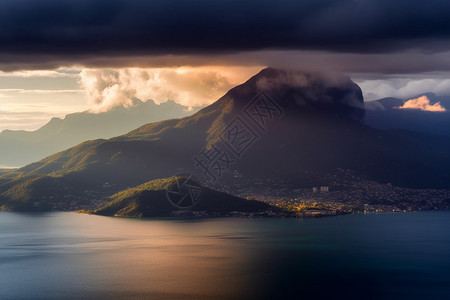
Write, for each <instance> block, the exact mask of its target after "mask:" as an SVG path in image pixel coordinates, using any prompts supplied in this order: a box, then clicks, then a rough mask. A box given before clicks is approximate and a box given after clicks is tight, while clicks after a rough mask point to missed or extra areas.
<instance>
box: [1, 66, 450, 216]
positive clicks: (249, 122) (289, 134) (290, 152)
mask: <svg viewBox="0 0 450 300" xmlns="http://www.w3.org/2000/svg"><path fill="white" fill-rule="evenodd" d="M296 74H298V76H293V75H296ZM279 77H280V78H279ZM305 79H306V81H305ZM258 82H263V83H264V84H262V85H261V84H258ZM264 87H266V89H264ZM261 92H263V96H264V93H265V94H269V96H268V97H269V98H264V99H265V100H261V99H260V98H258V97H259V96H258V95H261ZM264 97H265V96H264ZM255 101H257V102H255ZM261 101H263V102H264V101H267V103H273V102H274V101H276V103H277V104H276V105H279V107H280V108H281V109H280V111H281V113H280V114H279V115H277V116H273V118H271V119H270V120H269V119H267V120H266V121H267V124H266V125H267V126H266V127H264V128H262V129H261V128H259V127H258V123H257V122H256V121H255V119H251V118H252V117H255V114H252V113H255V111H254V110H253V111H250V112H249V111H248V110H247V108H248V107H249V105H250V108H252V109H254V108H255V107H256V108H258V109H260V111H259V113H261V107H264V105H263V104H261V103H262V102H261ZM255 103H256V104H255ZM267 103H266V104H267ZM252 105H256V106H252ZM274 105H275V104H274ZM272 108H273V109H274V107H272ZM268 111H269V110H267V111H266V115H265V116H268ZM256 115H257V114H256ZM363 116H364V102H363V98H362V93H361V89H360V88H359V87H358V86H357V85H356V84H355V83H353V82H352V81H351V80H350V79H349V78H348V77H340V78H331V79H329V78H326V77H325V78H324V77H322V76H321V75H317V74H313V75H310V74H309V73H305V72H301V71H298V72H296V71H284V70H280V71H278V70H275V69H265V70H263V71H261V72H260V73H258V74H256V75H255V76H253V77H252V78H250V79H249V80H248V81H247V82H245V83H243V84H242V85H239V86H237V87H235V88H233V89H231V90H230V91H229V92H228V93H226V94H225V95H224V96H223V97H221V98H220V99H219V100H217V101H216V102H214V103H213V104H211V105H210V106H208V107H206V108H204V109H202V110H200V111H199V112H197V113H195V114H193V115H192V116H188V117H184V118H181V119H172V120H166V121H161V122H156V123H150V124H146V125H143V126H141V127H139V128H137V129H135V130H133V131H130V132H129V133H127V134H125V135H122V136H118V137H115V138H111V139H109V140H94V141H87V142H84V143H83V144H80V145H78V146H76V147H73V148H70V149H67V150H64V151H62V152H60V153H57V154H54V155H52V156H49V157H47V158H45V159H43V160H41V161H38V162H35V163H33V164H30V165H28V166H26V167H24V168H21V169H19V170H14V171H11V172H9V173H7V174H4V175H2V176H0V201H2V202H3V203H7V205H10V206H11V207H14V203H15V201H18V198H17V197H15V198H14V197H11V194H5V193H8V190H10V189H11V188H14V187H15V186H17V185H19V184H23V183H24V182H27V180H28V179H27V178H28V177H29V178H34V177H38V178H39V179H37V180H42V181H43V182H45V180H48V179H45V178H48V177H49V178H53V179H52V180H56V181H57V182H58V184H61V185H60V187H61V189H60V190H59V192H58V193H60V195H64V188H67V189H68V190H71V191H74V192H73V194H71V197H72V199H73V198H75V199H82V200H79V201H89V199H90V198H93V197H96V198H98V197H103V196H106V195H107V194H108V193H109V194H111V192H114V191H119V190H123V189H124V188H126V187H127V186H136V185H138V184H141V183H143V182H147V181H149V180H152V179H156V178H166V177H171V176H173V175H174V174H176V173H177V172H179V171H187V172H191V173H197V174H198V175H199V176H201V177H202V178H203V180H205V181H208V180H211V178H208V177H207V174H206V173H205V172H204V170H203V169H201V168H200V167H199V164H198V161H197V162H196V159H198V158H199V157H201V158H204V157H203V154H204V151H211V150H214V147H219V148H220V147H222V146H223V143H224V140H223V136H221V135H222V134H224V133H225V132H226V131H224V130H228V129H230V124H233V122H235V121H236V120H241V121H243V122H244V121H245V122H244V123H245V124H244V125H245V126H247V127H248V128H253V129H252V130H250V131H249V132H251V131H253V133H255V135H257V138H255V139H254V140H253V143H252V144H251V145H250V146H249V147H248V148H247V149H246V151H245V152H242V153H240V155H235V156H234V157H232V158H233V162H232V163H230V166H229V168H228V169H227V170H226V172H225V173H224V174H222V175H223V176H218V177H219V178H218V180H219V181H221V182H223V183H224V184H227V185H230V186H234V185H236V184H238V183H239V182H248V181H249V180H253V181H257V182H260V181H266V179H267V178H279V179H280V180H281V181H282V182H283V184H284V185H285V187H288V186H290V187H292V186H297V187H298V186H309V185H310V184H315V185H320V184H321V183H323V182H325V181H327V180H328V179H327V178H326V176H325V175H326V174H327V173H330V172H334V171H335V170H337V169H339V168H340V169H348V170H352V171H354V172H355V173H356V174H357V175H358V176H360V177H363V178H368V179H370V180H374V181H377V182H384V183H388V182H389V183H392V184H394V185H399V186H407V187H414V188H422V187H436V188H448V187H449V182H450V180H448V179H449V169H450V153H449V149H450V147H449V145H450V139H447V138H440V137H435V136H432V135H425V137H426V138H427V144H426V145H425V144H424V143H423V142H422V139H423V138H424V135H423V134H422V135H410V134H408V133H407V132H404V131H382V130H377V129H373V128H370V127H368V126H366V125H364V124H363V123H362V118H363ZM259 125H260V124H259ZM227 126H228V127H227ZM220 150H222V151H224V152H226V151H225V150H226V149H225V148H220ZM202 153H203V154H202ZM228 154H229V155H230V157H231V156H232V155H233V153H230V152H228ZM235 172H238V173H239V177H238V179H237V180H236V178H234V176H233V174H234V173H235ZM205 174H206V175H205ZM33 176H34V177H33ZM34 180H36V179H34ZM105 182H107V183H109V184H110V185H111V186H113V187H112V188H110V189H109V190H105V189H104V188H103V187H102V186H103V185H104V184H105ZM331 183H332V182H331ZM34 184H36V183H34ZM58 184H55V186H56V187H58V186H59V185H58ZM265 188H277V187H276V186H273V185H271V184H270V183H267V184H266V186H265ZM86 190H88V191H93V192H92V193H91V195H89V194H88V193H87V192H84V191H86ZM32 192H33V189H30V191H29V192H28V193H32ZM48 196H49V195H45V197H47V199H48ZM2 199H3V200H2ZM77 201H78V200H77ZM0 203H1V202H0Z"/></svg>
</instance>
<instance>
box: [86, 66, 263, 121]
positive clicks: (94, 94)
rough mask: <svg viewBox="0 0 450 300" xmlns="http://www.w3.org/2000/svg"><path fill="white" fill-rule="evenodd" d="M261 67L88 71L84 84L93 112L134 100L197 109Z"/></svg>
mask: <svg viewBox="0 0 450 300" xmlns="http://www.w3.org/2000/svg"><path fill="white" fill-rule="evenodd" d="M258 69H259V68H224V67H222V68H207V67H204V68H186V67H184V68H164V69H158V68H153V69H142V68H141V69H138V68H124V69H109V70H105V69H84V70H83V71H82V72H81V74H80V84H81V86H82V88H83V89H84V91H85V93H86V95H87V97H88V100H89V102H90V107H91V110H92V111H93V112H103V111H107V110H109V109H111V108H112V107H114V106H118V105H122V106H125V107H129V106H131V105H133V98H138V99H140V100H144V101H145V100H148V99H152V100H154V101H155V102H156V103H157V104H159V103H161V102H166V101H167V100H174V101H176V102H177V103H180V104H182V105H185V106H189V107H193V106H200V105H205V104H210V103H211V102H213V101H215V100H217V99H218V98H219V97H220V96H222V95H223V94H225V93H226V92H227V91H228V90H229V89H230V88H232V87H234V86H235V85H237V84H239V83H242V82H244V81H245V80H246V79H248V77H249V76H250V75H252V73H254V72H255V71H256V70H258Z"/></svg>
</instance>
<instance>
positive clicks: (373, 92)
mask: <svg viewBox="0 0 450 300" xmlns="http://www.w3.org/2000/svg"><path fill="white" fill-rule="evenodd" d="M420 75H421V76H422V77H423V78H415V76H414V75H411V76H401V77H396V76H389V77H387V78H383V79H359V80H358V79H355V81H356V83H358V84H359V86H360V87H361V89H362V91H363V94H364V100H366V101H368V100H376V99H380V98H385V97H396V98H401V99H407V98H411V97H414V96H417V95H420V94H424V93H428V92H432V93H436V94H438V95H450V79H448V78H449V77H450V76H449V74H437V75H436V74H420Z"/></svg>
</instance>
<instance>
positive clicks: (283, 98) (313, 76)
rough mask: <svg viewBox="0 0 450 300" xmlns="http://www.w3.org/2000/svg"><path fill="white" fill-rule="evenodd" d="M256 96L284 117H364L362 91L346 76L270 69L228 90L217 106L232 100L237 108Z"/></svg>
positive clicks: (359, 118)
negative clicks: (276, 107) (274, 105)
mask: <svg viewBox="0 0 450 300" xmlns="http://www.w3.org/2000/svg"><path fill="white" fill-rule="evenodd" d="M259 92H264V93H266V94H267V95H269V96H270V97H271V98H273V99H274V100H275V101H277V103H278V104H279V105H280V106H281V107H283V109H284V110H285V111H286V113H287V114H296V113H299V112H313V113H333V114H336V115H339V116H342V117H347V118H351V119H354V120H357V121H362V119H363V117H364V113H365V110H364V101H363V96H362V91H361V89H360V88H359V86H358V85H357V84H356V83H354V82H353V81H351V80H350V78H349V77H347V76H343V75H339V74H333V73H328V74H324V73H315V72H308V71H299V70H289V69H276V68H271V67H269V68H265V69H263V70H261V71H260V72H259V73H258V74H256V75H254V76H253V77H251V78H250V79H249V80H247V81H246V82H245V83H243V84H241V85H239V86H237V87H235V88H233V89H231V90H230V91H229V92H228V93H227V94H226V95H225V96H224V97H222V98H221V99H219V101H218V102H219V103H222V104H223V102H227V101H230V100H232V101H233V102H234V103H233V104H234V105H235V106H236V107H238V108H240V107H242V106H245V105H246V102H248V100H249V99H252V98H253V97H255V95H257V94H258V93H259Z"/></svg>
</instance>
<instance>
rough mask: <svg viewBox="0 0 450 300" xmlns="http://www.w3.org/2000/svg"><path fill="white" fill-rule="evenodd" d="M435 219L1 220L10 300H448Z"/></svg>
mask: <svg viewBox="0 0 450 300" xmlns="http://www.w3.org/2000/svg"><path fill="white" fill-rule="evenodd" d="M423 216H424V215H420V217H419V220H422V219H420V218H425V219H426V220H422V222H421V223H420V224H421V225H420V228H415V227H414V226H416V227H417V224H416V220H417V217H414V216H411V215H401V216H400V215H398V216H396V217H391V216H389V215H385V216H370V215H364V216H346V217H337V218H328V219H320V220H305V221H302V220H294V219H286V220H280V219H278V220H277V219H273V220H272V219H265V220H259V219H197V220H167V219H166V220H155V219H151V220H139V219H118V218H108V217H99V216H88V215H78V214H75V213H50V214H39V215H27V214H13V213H6V212H0V276H1V279H2V280H0V298H1V299H3V298H46V299H48V298H53V299H60V298H74V299H79V298H116V299H117V298H151V299H174V298H175V299H176V298H179V299H202V298H204V299H230V298H241V299H250V298H257V299H261V298H265V299H275V298H276V299H279V298H280V297H281V298H284V299H289V298H291V299H293V298H315V297H328V298H331V297H345V298H348V299H361V297H362V298H366V299H370V298H380V299H382V298H383V299H384V298H389V296H392V297H394V298H395V297H398V296H402V295H403V296H404V295H407V296H408V298H414V297H415V296H417V298H419V299H420V298H423V297H424V296H434V297H435V298H439V297H440V296H442V295H446V294H448V292H449V288H448V287H449V286H450V285H449V283H450V274H449V271H448V270H449V269H450V261H449V257H448V253H449V250H450V248H449V247H450V236H449V235H448V234H447V233H446V231H444V230H439V228H441V227H442V226H444V225H445V224H446V225H449V219H450V218H448V213H447V214H445V213H443V214H441V215H438V217H436V216H433V215H431V216H429V217H428V219H427V218H426V217H423ZM415 224H416V225H415ZM424 224H427V226H424ZM393 228H395V229H393ZM445 228H446V227H445ZM431 232H432V233H433V234H430V233H431ZM424 241H426V245H425V244H424ZM400 254H401V255H400ZM423 278H427V280H423ZM431 287H432V288H431Z"/></svg>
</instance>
